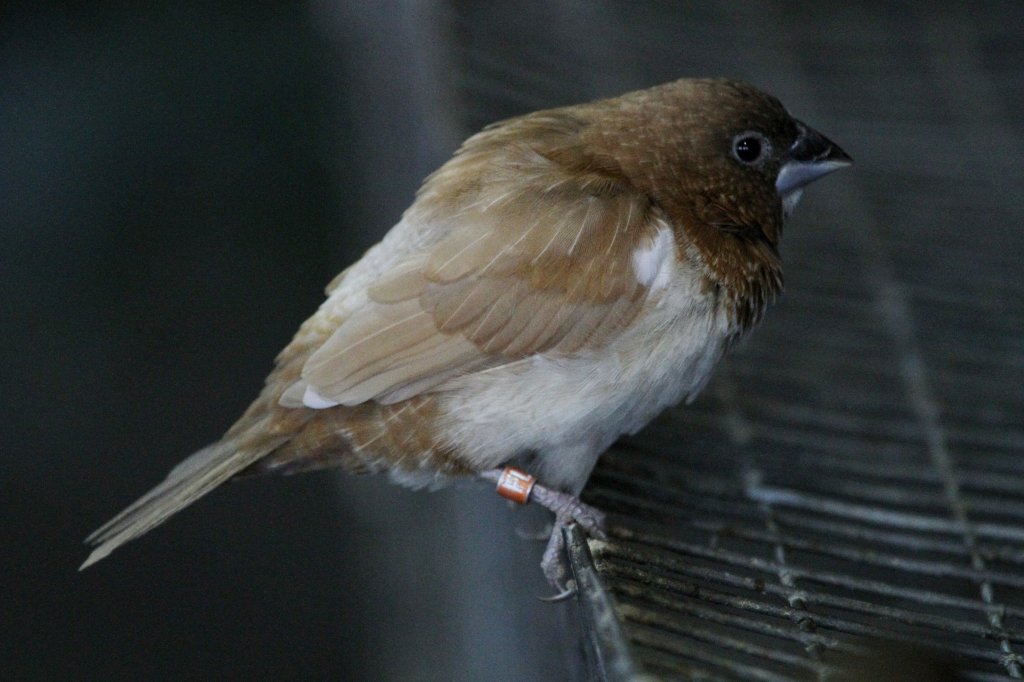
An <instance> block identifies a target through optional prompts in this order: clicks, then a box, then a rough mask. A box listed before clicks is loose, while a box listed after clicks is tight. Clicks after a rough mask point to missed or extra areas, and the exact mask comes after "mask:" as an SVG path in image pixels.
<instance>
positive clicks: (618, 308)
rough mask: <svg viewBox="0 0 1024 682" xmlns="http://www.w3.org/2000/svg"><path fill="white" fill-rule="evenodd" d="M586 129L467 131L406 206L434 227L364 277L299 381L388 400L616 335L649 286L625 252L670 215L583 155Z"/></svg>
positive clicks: (552, 125) (568, 122) (532, 121)
mask: <svg viewBox="0 0 1024 682" xmlns="http://www.w3.org/2000/svg"><path fill="white" fill-rule="evenodd" d="M583 127H584V124H582V123H581V122H580V121H578V120H576V119H573V118H571V117H569V116H565V115H562V116H558V115H555V114H550V113H548V114H544V115H542V116H534V117H525V118H522V119H516V120H513V121H511V122H509V123H506V124H504V125H502V126H498V127H496V128H492V129H489V130H487V131H485V132H483V133H481V134H480V135H477V136H475V137H473V138H470V140H469V141H467V143H466V145H465V146H464V147H463V149H462V150H460V152H459V153H458V154H457V155H456V156H455V157H454V158H453V159H452V160H451V161H449V162H448V163H447V164H445V166H443V167H442V168H441V169H440V170H439V171H437V172H436V173H435V174H434V175H432V176H431V177H430V178H429V179H428V180H427V182H426V183H425V185H424V187H423V189H421V190H420V193H419V195H418V198H417V201H416V203H414V204H413V206H412V208H410V210H409V211H408V212H407V213H406V215H405V217H404V218H403V221H405V222H409V221H413V222H416V221H418V222H419V223H420V224H422V225H423V226H424V227H423V229H424V230H426V229H428V227H429V229H430V230H434V231H440V232H441V233H442V235H443V236H442V237H441V238H440V239H435V240H433V241H431V242H429V243H425V244H424V245H423V248H422V249H421V250H420V251H417V252H414V253H412V254H410V255H408V256H406V257H404V258H403V259H402V260H401V261H400V262H398V263H397V264H394V265H393V266H392V267H390V269H389V270H388V272H387V273H385V274H384V275H383V276H382V277H380V278H379V279H378V280H377V281H376V282H374V283H373V284H372V286H370V287H369V288H368V289H367V292H366V293H367V303H366V304H365V305H362V306H358V307H356V308H355V309H354V310H352V311H350V312H349V314H348V315H347V316H346V317H345V318H344V319H343V320H342V321H341V323H340V324H339V326H338V328H337V329H336V330H335V331H334V332H333V334H331V336H330V338H329V339H328V340H327V341H326V342H325V343H324V344H323V345H322V346H321V347H320V348H319V349H318V350H316V351H315V352H314V353H313V354H312V355H311V356H310V358H309V360H308V361H307V362H306V364H305V366H304V367H303V371H302V380H303V381H304V382H307V383H308V385H309V386H311V387H313V388H314V389H315V391H316V393H317V394H319V395H321V396H323V397H324V398H327V399H328V400H331V401H335V402H338V403H341V404H345V405H354V404H358V403H359V402H363V401H367V400H377V401H379V402H386V403H391V402H397V401H400V400H405V399H407V398H410V397H413V396H415V395H418V394H420V393H424V392H429V391H431V390H435V389H437V388H438V387H440V386H442V385H443V384H444V382H446V381H448V380H450V379H451V378H452V377H455V376H458V375H460V374H465V373H468V372H474V371H479V370H481V369H487V368H491V367H495V366H498V365H502V364H506V363H510V362H515V361H517V360H519V359H522V358H524V357H527V356H529V355H533V354H538V353H545V354H554V355H573V354H577V353H581V352H585V351H588V350H592V349H597V348H601V347H603V346H604V345H606V344H607V343H609V342H610V341H611V340H612V339H614V338H615V337H616V336H617V335H618V334H619V333H620V332H621V331H622V329H623V328H624V327H625V326H626V325H627V324H628V323H629V322H630V321H631V320H632V319H633V318H634V317H635V316H636V315H637V314H638V313H639V311H640V310H641V309H642V307H643V306H644V305H645V303H646V301H647V300H648V297H649V293H650V292H649V289H648V288H647V287H646V286H644V285H643V284H641V283H640V281H639V280H638V278H637V273H636V272H635V271H634V267H633V254H634V252H635V251H636V249H638V248H644V247H647V246H649V245H650V244H652V243H653V240H654V237H655V236H656V234H657V232H658V229H659V228H661V227H664V226H665V225H667V223H666V222H665V221H664V218H663V216H662V214H661V212H660V211H659V209H658V208H657V207H656V206H655V205H654V204H653V202H652V201H651V200H650V199H649V198H648V197H647V196H646V195H644V194H643V193H641V192H639V191H637V190H636V189H635V188H634V187H633V186H632V185H631V184H630V183H629V181H628V180H627V179H626V178H625V177H624V176H622V174H621V173H620V172H618V171H617V169H616V168H615V167H614V164H612V163H610V162H609V161H608V160H607V159H600V160H595V159H590V158H588V157H587V155H586V152H585V151H584V150H585V149H586V146H585V145H583V144H581V143H580V140H579V133H580V130H582V128H583ZM295 394H297V390H296V391H291V392H290V393H288V395H291V396H292V399H294V397H295Z"/></svg>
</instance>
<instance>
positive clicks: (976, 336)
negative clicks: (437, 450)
mask: <svg viewBox="0 0 1024 682" xmlns="http://www.w3.org/2000/svg"><path fill="white" fill-rule="evenodd" d="M983 8H984V9H982V10H980V11H979V12H978V14H976V15H973V16H966V15H963V14H961V15H959V16H954V15H953V14H951V13H950V12H948V11H938V12H936V13H935V15H930V16H928V17H924V16H917V17H915V16H913V15H911V16H910V17H909V18H908V17H903V18H902V19H901V21H902V22H903V23H902V24H901V27H902V33H901V40H899V41H892V42H890V43H887V44H886V43H881V42H873V41H872V40H871V36H877V35H880V34H884V33H885V26H882V27H879V26H877V25H876V26H875V27H874V30H877V33H876V32H874V31H873V29H872V28H871V27H870V22H868V23H865V22H861V21H856V19H857V17H855V16H852V15H856V14H857V13H858V10H856V9H848V10H846V11H845V12H841V13H840V15H839V16H838V17H837V19H836V21H837V27H838V26H839V22H840V21H841V20H843V21H847V22H849V23H848V25H847V27H846V29H845V30H837V32H836V34H835V35H834V36H830V37H829V40H830V42H829V43H828V48H829V49H830V50H837V49H838V50H844V49H847V50H851V51H853V50H855V49H858V48H862V49H865V50H868V49H870V51H871V54H872V56H871V57H866V56H863V55H861V56H860V57H859V58H856V59H854V58H851V59H850V61H849V62H848V63H847V64H846V65H845V66H846V68H845V69H841V70H832V71H826V70H823V69H820V68H818V65H817V64H816V59H815V57H814V54H813V53H814V50H813V49H811V48H812V47H813V45H814V44H815V41H820V40H822V37H821V36H814V35H804V34H802V33H801V30H800V28H799V27H797V26H793V25H790V24H787V22H786V21H785V16H784V14H783V13H781V12H780V11H778V10H776V11H774V12H773V11H771V10H768V11H767V12H766V13H765V14H763V15H762V16H761V17H760V18H761V20H762V21H763V22H764V25H766V26H767V27H768V29H766V30H770V31H777V32H778V41H779V50H778V52H776V53H774V54H767V53H766V54H765V55H764V58H765V59H766V60H770V61H771V64H772V67H773V68H779V66H780V64H781V65H782V66H783V68H789V69H791V76H792V82H791V83H792V84H791V87H792V89H793V90H794V91H795V92H798V93H800V95H801V96H802V97H803V98H804V99H805V101H806V102H816V103H818V104H817V106H818V107H820V108H821V109H822V110H827V111H828V112H830V114H831V115H832V116H839V117H840V118H842V120H843V125H842V127H844V128H846V130H847V131H849V132H850V134H852V135H853V137H854V139H858V140H859V142H860V146H861V148H860V149H857V148H854V149H852V150H851V151H852V152H853V154H854V156H855V157H856V158H857V159H858V161H859V162H860V164H861V165H860V167H859V168H858V169H857V170H855V171H854V172H853V173H851V174H850V176H848V177H837V178H835V179H834V182H832V183H831V185H830V187H829V189H828V190H825V189H821V190H819V191H820V192H821V195H822V197H823V198H822V200H821V203H820V204H816V206H815V209H811V210H818V211H821V210H822V207H823V206H825V205H826V202H827V204H828V206H829V208H830V209H831V212H826V213H825V214H824V215H822V214H821V213H816V214H815V215H814V217H813V219H807V220H806V221H801V220H799V219H798V220H797V223H798V226H795V227H794V228H793V229H792V230H791V231H790V232H789V233H788V234H787V235H786V237H787V243H786V245H785V247H784V251H785V254H784V255H785V258H786V262H787V267H788V270H787V295H786V297H785V300H784V302H783V303H782V304H781V305H780V306H779V307H778V308H777V309H776V310H774V311H772V313H774V314H773V315H771V316H770V319H769V321H768V322H767V324H766V325H765V327H764V328H762V329H761V330H759V332H757V333H756V338H755V339H754V340H752V341H751V342H750V343H749V344H748V345H746V346H745V347H744V348H743V349H741V350H740V351H739V352H738V353H737V354H736V356H735V357H733V358H732V359H731V360H730V361H729V362H728V363H727V364H726V365H725V367H724V368H722V371H721V372H720V373H719V376H718V377H717V378H716V379H715V381H714V382H713V384H712V386H711V387H710V388H709V390H708V392H707V394H706V395H705V396H704V397H703V398H702V399H701V400H700V401H698V403H697V404H695V405H691V406H686V407H680V408H678V409H676V410H673V411H671V412H670V413H668V414H666V415H664V416H663V417H662V418H661V419H659V420H658V421H657V422H655V424H653V425H652V426H651V427H649V428H648V430H646V431H645V432H643V433H642V434H640V435H639V436H637V437H634V438H630V439H626V440H624V441H623V442H621V443H620V444H619V446H618V447H617V448H616V449H615V450H614V451H613V452H612V453H610V454H609V455H608V456H606V457H605V458H604V459H603V460H602V462H601V463H600V464H599V466H598V469H597V471H596V472H595V475H594V477H593V479H592V483H591V485H590V486H589V488H588V491H587V496H588V501H589V502H591V503H593V504H595V505H597V506H600V507H602V508H604V509H607V510H609V511H611V512H613V514H614V516H613V524H612V530H611V537H610V539H609V541H607V542H591V547H592V550H593V555H594V558H595V562H596V565H597V568H598V570H599V572H600V574H601V576H602V579H603V580H604V582H605V584H606V585H607V587H608V588H609V589H610V591H611V592H612V594H613V595H614V598H615V600H616V602H617V604H618V615H619V617H620V619H621V621H622V623H623V631H624V633H625V637H626V638H627V639H628V641H629V642H630V643H631V646H632V650H633V652H634V654H635V658H636V660H637V661H638V662H639V664H640V665H642V666H643V667H644V668H645V669H647V670H649V671H651V672H653V673H656V674H659V675H662V676H664V677H665V678H680V679H744V680H804V679H808V680H818V679H827V678H829V676H830V675H833V674H835V672H836V668H837V666H838V663H837V661H840V660H842V658H843V656H845V655H847V654H858V653H865V652H866V651H868V650H869V647H871V646H872V644H871V642H876V641H878V640H886V641H897V642H906V643H916V644H923V645H926V646H929V647H933V648H934V649H936V650H937V651H941V652H945V653H947V654H950V655H952V656H953V660H954V664H955V665H956V667H957V668H958V669H959V671H960V674H961V675H962V676H963V677H964V678H965V679H972V680H994V679H1007V678H1021V677H1024V659H1022V654H1024V427H1022V424H1024V420H1022V417H1021V415H1024V390H1022V386H1024V279H1022V278H1021V276H1020V266H1019V259H1020V256H1021V254H1022V253H1024V230H1021V226H1022V225H1024V211H1022V210H1021V208H1020V205H1019V201H1017V200H1016V199H1018V198H1019V196H1020V178H1021V177H1024V173H1022V170H1024V169H1022V164H1021V162H1020V159H1019V158H1018V157H1017V156H1013V157H1012V158H1007V155H1006V154H1005V153H1004V152H1005V149H1010V148H1012V149H1019V148H1020V147H1021V143H1022V142H1024V121H1022V120H1021V118H1020V116H1019V115H1014V114H1012V113H1011V112H1013V111H1019V109H1018V108H1016V107H1017V105H1019V104H1020V103H1021V94H1022V93H1024V87H1022V85H1024V78H1022V76H1021V74H1024V50H1021V49H1020V44H1021V41H1020V40H1019V32H1020V28H1019V27H1020V26H1022V25H1024V21H1022V22H1021V23H1016V22H1015V20H1013V19H1012V18H1011V17H1009V16H1001V15H1000V14H999V13H998V12H995V11H993V8H992V7H990V6H985V5H983ZM1003 8H1006V9H1010V8H1008V7H1006V6H1003ZM1011 13H1014V14H1015V15H1016V19H1019V20H1024V17H1022V16H1021V8H1020V6H1014V7H1013V10H1012V12H1011ZM860 18H861V19H863V18H864V17H860ZM876 18H877V17H876ZM879 21H880V22H881V23H883V24H884V23H885V22H886V21H887V20H886V19H881V20H879ZM857 27H861V28H859V29H858V28H857ZM865 27H866V28H865ZM719 29H720V30H722V31H723V32H724V33H725V34H729V35H733V36H736V35H742V33H743V29H737V28H735V27H733V28H728V27H724V28H723V27H719ZM851 54H852V52H851ZM798 55H799V56H798ZM893 73H898V74H899V76H900V77H899V78H898V79H894V78H892V77H891V74H893ZM901 86H902V87H904V88H905V90H903V91H902V92H901V91H900V90H899V88H900V87H901ZM886 98H888V100H889V101H888V102H887V101H886ZM801 113H803V112H801ZM808 117H810V116H808ZM830 132H833V131H832V130H830ZM835 135H836V139H842V140H843V141H844V142H845V141H846V139H847V138H844V137H843V136H842V135H840V134H838V133H836V134H835ZM939 147H942V149H938V148H939ZM1000 149H1003V150H1004V152H1000V151H999V150H1000ZM932 151H934V152H935V154H932V153H931V152H932ZM824 195H827V196H828V198H827V200H825V199H824ZM801 208H805V207H801ZM812 222H813V223H816V224H812Z"/></svg>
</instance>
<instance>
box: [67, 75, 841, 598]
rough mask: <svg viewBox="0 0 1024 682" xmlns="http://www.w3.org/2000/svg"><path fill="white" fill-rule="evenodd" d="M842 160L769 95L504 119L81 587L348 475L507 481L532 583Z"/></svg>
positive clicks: (743, 309) (160, 489) (688, 87)
mask: <svg viewBox="0 0 1024 682" xmlns="http://www.w3.org/2000/svg"><path fill="white" fill-rule="evenodd" d="M851 163H852V159H851V158H850V156H848V155H847V154H846V153H845V152H844V151H843V150H842V149H841V148H840V147H839V146H838V145H836V144H835V143H833V142H832V141H830V140H829V139H828V138H826V137H825V136H823V135H822V134H821V133H818V132H817V131H815V130H814V129H812V128H811V127H809V126H807V125H806V124H804V123H803V122H801V121H800V120H798V119H796V118H794V117H793V116H792V115H791V114H790V113H789V112H788V111H787V109H786V108H785V107H784V106H783V105H782V104H781V103H780V102H779V100H778V99H776V98H775V97H773V96H771V95H770V94H767V93H765V92H763V91H762V90H760V89H758V88H756V87H754V86H752V85H749V84H746V83H743V82H739V81H734V80H729V79H720V78H712V79H703V78H697V79H681V80H676V81H673V82H669V83H665V84H662V85H658V86H655V87H651V88H648V89H643V90H637V91H634V92H629V93H626V94H624V95H621V96H618V97H613V98H609V99H603V100H598V101H594V102H588V103H583V104H578V105H573V106H566V107H562V108H554V109H547V110H542V111H536V112H533V113H529V114H525V115H522V116H519V117H516V118H511V119H507V120H504V121H500V122H497V123H494V124H491V125H490V126H487V127H486V128H484V129H483V130H482V131H480V132H479V133H477V134H475V135H473V136H471V137H469V138H468V139H467V140H466V141H465V142H464V143H463V144H462V145H461V147H460V148H459V149H458V150H457V151H456V152H455V153H454V155H453V156H452V157H451V159H450V160H448V161H447V162H446V163H445V164H444V165H442V166H441V167H440V168H439V169H437V170H436V171H435V172H433V173H432V174H431V175H429V176H428V177H427V178H426V180H425V181H424V182H423V184H422V186H421V188H420V189H419V191H418V192H417V193H416V197H415V200H414V201H413V203H412V204H411V205H410V206H409V208H408V209H407V210H406V211H405V212H404V213H403V214H402V216H401V218H400V220H399V222H398V223H397V224H396V225H394V227H392V228H391V230H390V231H389V232H388V233H387V234H386V235H385V236H384V238H383V239H382V240H381V241H380V242H379V243H377V244H376V245H375V246H373V247H371V248H370V249H369V250H368V251H367V252H366V253H365V254H364V255H363V256H362V257H361V258H360V259H359V260H358V261H356V262H355V263H354V264H352V265H350V266H349V267H348V268H347V269H345V270H344V271H342V272H341V274H339V275H338V276H337V277H335V278H334V279H333V280H332V281H331V282H330V284H329V285H328V286H327V288H326V298H325V300H324V301H323V303H322V305H320V307H319V308H318V309H317V311H316V312H315V313H314V314H313V315H312V316H311V317H310V318H308V319H307V320H306V321H305V322H304V323H303V324H302V325H301V326H300V328H299V330H298V332H297V333H296V335H295V337H294V338H293V340H292V341H291V342H290V343H289V344H288V345H287V346H286V347H285V348H284V350H282V351H281V353H280V354H279V355H278V356H277V358H276V360H275V363H274V367H273V369H272V371H271V372H270V374H269V376H268V377H267V379H266V382H265V384H264V387H263V389H262V391H261V392H260V394H259V396H258V397H257V398H256V400H255V401H254V402H253V403H252V404H251V405H250V407H249V408H248V409H247V410H246V411H245V412H244V414H243V415H242V416H241V417H240V418H239V419H238V421H237V422H235V423H234V425H233V426H231V427H230V428H229V429H228V430H227V432H226V433H225V434H224V436H223V437H222V438H221V439H220V440H219V441H217V442H215V443H213V444H211V445H209V446H207V447H205V448H203V449H201V450H199V451H198V452H196V453H195V454H193V455H192V456H191V457H189V458H187V459H186V460H184V461H183V462H181V463H180V464H179V465H178V466H176V467H174V468H173V469H172V470H171V471H170V473H169V474H168V475H167V477H166V479H165V480H164V481H163V482H162V483H160V484H159V485H157V486H156V487H155V488H154V489H153V490H151V491H150V492H148V493H146V494H145V495H144V496H142V497H141V498H140V499H138V500H137V501H136V502H134V503H133V504H131V505H130V506H129V507H127V508H126V509H125V510H124V511H122V512H121V513H120V514H118V515H117V516H115V517H114V518H113V519H112V520H110V521H109V522H108V523H106V524H105V525H103V526H102V527H100V528H99V529H98V530H97V531H95V532H94V533H93V534H92V535H90V536H89V537H88V538H87V540H86V542H87V543H88V544H90V545H93V546H94V549H93V551H92V553H91V554H90V555H89V557H88V559H87V560H86V561H85V563H84V564H83V565H82V568H83V569H84V568H85V567H87V566H89V565H91V564H93V563H95V562H96V561H99V560H100V559H102V558H104V557H106V556H107V555H108V554H109V553H110V552H111V551H113V550H114V549H116V548H117V547H119V546H121V545H123V544H124V543H126V542H128V541H130V540H133V539H135V538H137V537H139V536H141V535H143V534H144V533H146V532H148V531H150V530H151V529H153V528H154V527H155V526H157V525H159V524H161V523H163V522H164V521H166V520H167V519H168V518H169V517H170V516H172V515H173V514H176V513H177V512H179V511H181V510H182V509H184V508H185V507H187V506H189V505H191V504H192V503H193V502H195V501H196V500H197V499H199V498H200V497H202V496H204V495H206V494H207V493H209V492H211V491H212V490H213V489H214V488H216V487H218V486H220V485H221V484H223V483H225V482H227V481H229V480H232V479H236V478H242V477H249V476H254V475H265V474H293V473H298V472H302V471H311V470H318V469H328V468H339V469H342V470H345V471H348V472H351V473H356V474H368V473H386V474H387V475H389V476H390V477H391V479H392V480H393V481H395V482H397V483H399V484H402V485H406V486H410V487H413V488H437V487H441V486H444V485H447V484H449V483H452V482H455V481H459V480H464V479H467V478H469V479H479V480H484V481H490V482H492V483H496V484H498V488H499V492H501V493H502V494H503V495H505V496H507V497H510V498H515V499H517V501H519V502H527V501H529V502H534V503H537V504H540V505H542V506H545V507H547V508H548V509H550V510H551V511H552V512H553V513H554V522H553V527H552V532H551V535H550V539H549V541H548V545H547V547H546V549H545V551H544V555H543V560H542V563H541V568H542V571H543V573H544V575H545V576H546V577H547V579H548V581H549V582H550V583H551V584H552V585H553V586H555V587H556V588H558V589H559V590H560V593H563V594H564V593H566V592H568V591H570V590H571V580H570V581H567V580H566V575H567V569H566V566H565V561H564V551H563V550H564V544H563V543H564V540H563V534H562V529H564V528H565V527H566V526H567V525H568V524H571V523H578V524H579V525H581V526H582V527H583V528H584V530H586V531H587V532H588V533H590V534H591V535H593V536H596V537H604V527H605V521H604V514H603V512H601V510H599V509H596V508H594V507H592V506H589V505H587V504H585V503H583V502H581V501H580V500H579V495H580V493H581V491H582V490H583V488H584V485H585V483H586V481H587V479H588V478H589V476H590V473H591V471H592V469H593V468H594V466H595V464H596V462H597V460H598V458H599V456H600V455H601V454H602V453H603V452H604V451H605V450H607V449H608V448H609V447H610V446H611V445H612V444H613V443H614V441H615V440H616V439H617V438H618V437H619V436H620V435H623V434H633V433H635V432H637V431H639V430H640V429H641V428H642V427H643V426H645V425H646V424H647V423H648V422H649V421H651V420H652V419H653V418H654V417H655V416H657V415H658V414H659V413H660V412H661V411H663V410H664V409H665V408H666V407H668V406H671V405H674V404H676V403H679V402H681V401H684V400H686V401H691V400H693V399H694V398H695V397H696V395H697V394H698V393H699V392H700V391H701V389H702V388H703V387H704V385H705V384H706V383H707V381H708V379H709V378H710V376H711V374H712V370H713V368H714V366H715V365H716V364H717V363H718V361H719V360H720V359H721V358H722V356H723V355H724V354H725V353H726V352H727V351H728V350H729V349H730V348H731V347H732V346H734V345H735V343H736V342H737V341H738V340H739V339H740V338H742V337H743V336H744V335H745V334H746V333H747V332H748V331H750V330H751V329H752V328H753V327H755V326H756V325H757V323H758V322H759V321H760V320H761V319H762V317H763V315H764V312H765V309H766V307H767V306H768V305H769V304H770V303H771V302H772V301H773V300H775V299H776V297H777V296H778V295H779V294H780V292H781V291H782V287H783V274H782V262H781V259H780V254H779V241H780V238H781V234H782V230H783V224H784V222H785V221H786V219H787V218H788V217H789V215H790V214H791V213H792V211H793V208H794V207H795V206H796V204H797V202H798V201H799V199H800V197H801V194H802V192H803V191H804V188H805V187H806V185H807V184H809V183H810V182H812V181H814V180H816V179H818V178H820V177H822V176H824V175H827V174H829V173H831V172H833V171H836V170H839V169H840V168H843V167H845V166H848V165H850V164H851Z"/></svg>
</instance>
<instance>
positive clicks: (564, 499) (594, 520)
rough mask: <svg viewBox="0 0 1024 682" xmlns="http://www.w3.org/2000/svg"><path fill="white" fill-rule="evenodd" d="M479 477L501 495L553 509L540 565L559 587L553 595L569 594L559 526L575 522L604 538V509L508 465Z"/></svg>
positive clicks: (549, 580) (561, 528) (562, 596)
mask: <svg viewBox="0 0 1024 682" xmlns="http://www.w3.org/2000/svg"><path fill="white" fill-rule="evenodd" d="M480 478H482V479H484V480H485V481H490V482H492V483H495V484H497V486H498V493H499V494H500V495H501V496H502V497H506V498H508V499H511V500H513V501H515V502H518V503H520V504H526V503H527V502H535V503H537V504H539V505H541V506H542V507H545V508H547V509H549V510H551V512H552V513H554V515H555V523H554V525H553V527H552V529H551V537H550V538H549V539H548V545H547V547H546V548H545V550H544V556H543V558H542V559H541V563H540V567H541V570H542V571H544V576H545V577H546V578H547V579H548V582H549V583H551V585H552V586H553V587H555V588H556V589H557V590H559V594H558V595H556V596H555V598H554V599H561V598H564V597H567V596H569V595H571V594H572V592H573V590H571V589H569V588H567V586H566V585H567V578H568V575H569V572H568V570H567V566H566V564H565V558H564V557H565V552H564V550H565V538H564V536H563V534H562V530H563V529H564V528H565V527H566V526H568V525H570V524H572V523H578V524H579V525H580V526H582V527H583V530H585V531H587V533H588V534H589V535H591V536H592V537H596V538H599V539H601V540H604V539H605V538H606V537H607V536H606V535H605V531H604V526H605V514H604V512H602V511H601V510H599V509H596V508H594V507H591V506H590V505H588V504H584V503H583V502H580V498H579V497H577V496H575V495H570V494H569V493H565V492H562V491H560V490H554V489H552V488H548V487H547V486H544V485H541V484H540V483H536V482H535V481H534V479H533V477H532V476H530V475H529V474H526V473H523V472H522V471H519V470H518V469H513V468H511V467H508V468H506V469H491V470H488V471H484V472H481V473H480Z"/></svg>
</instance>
